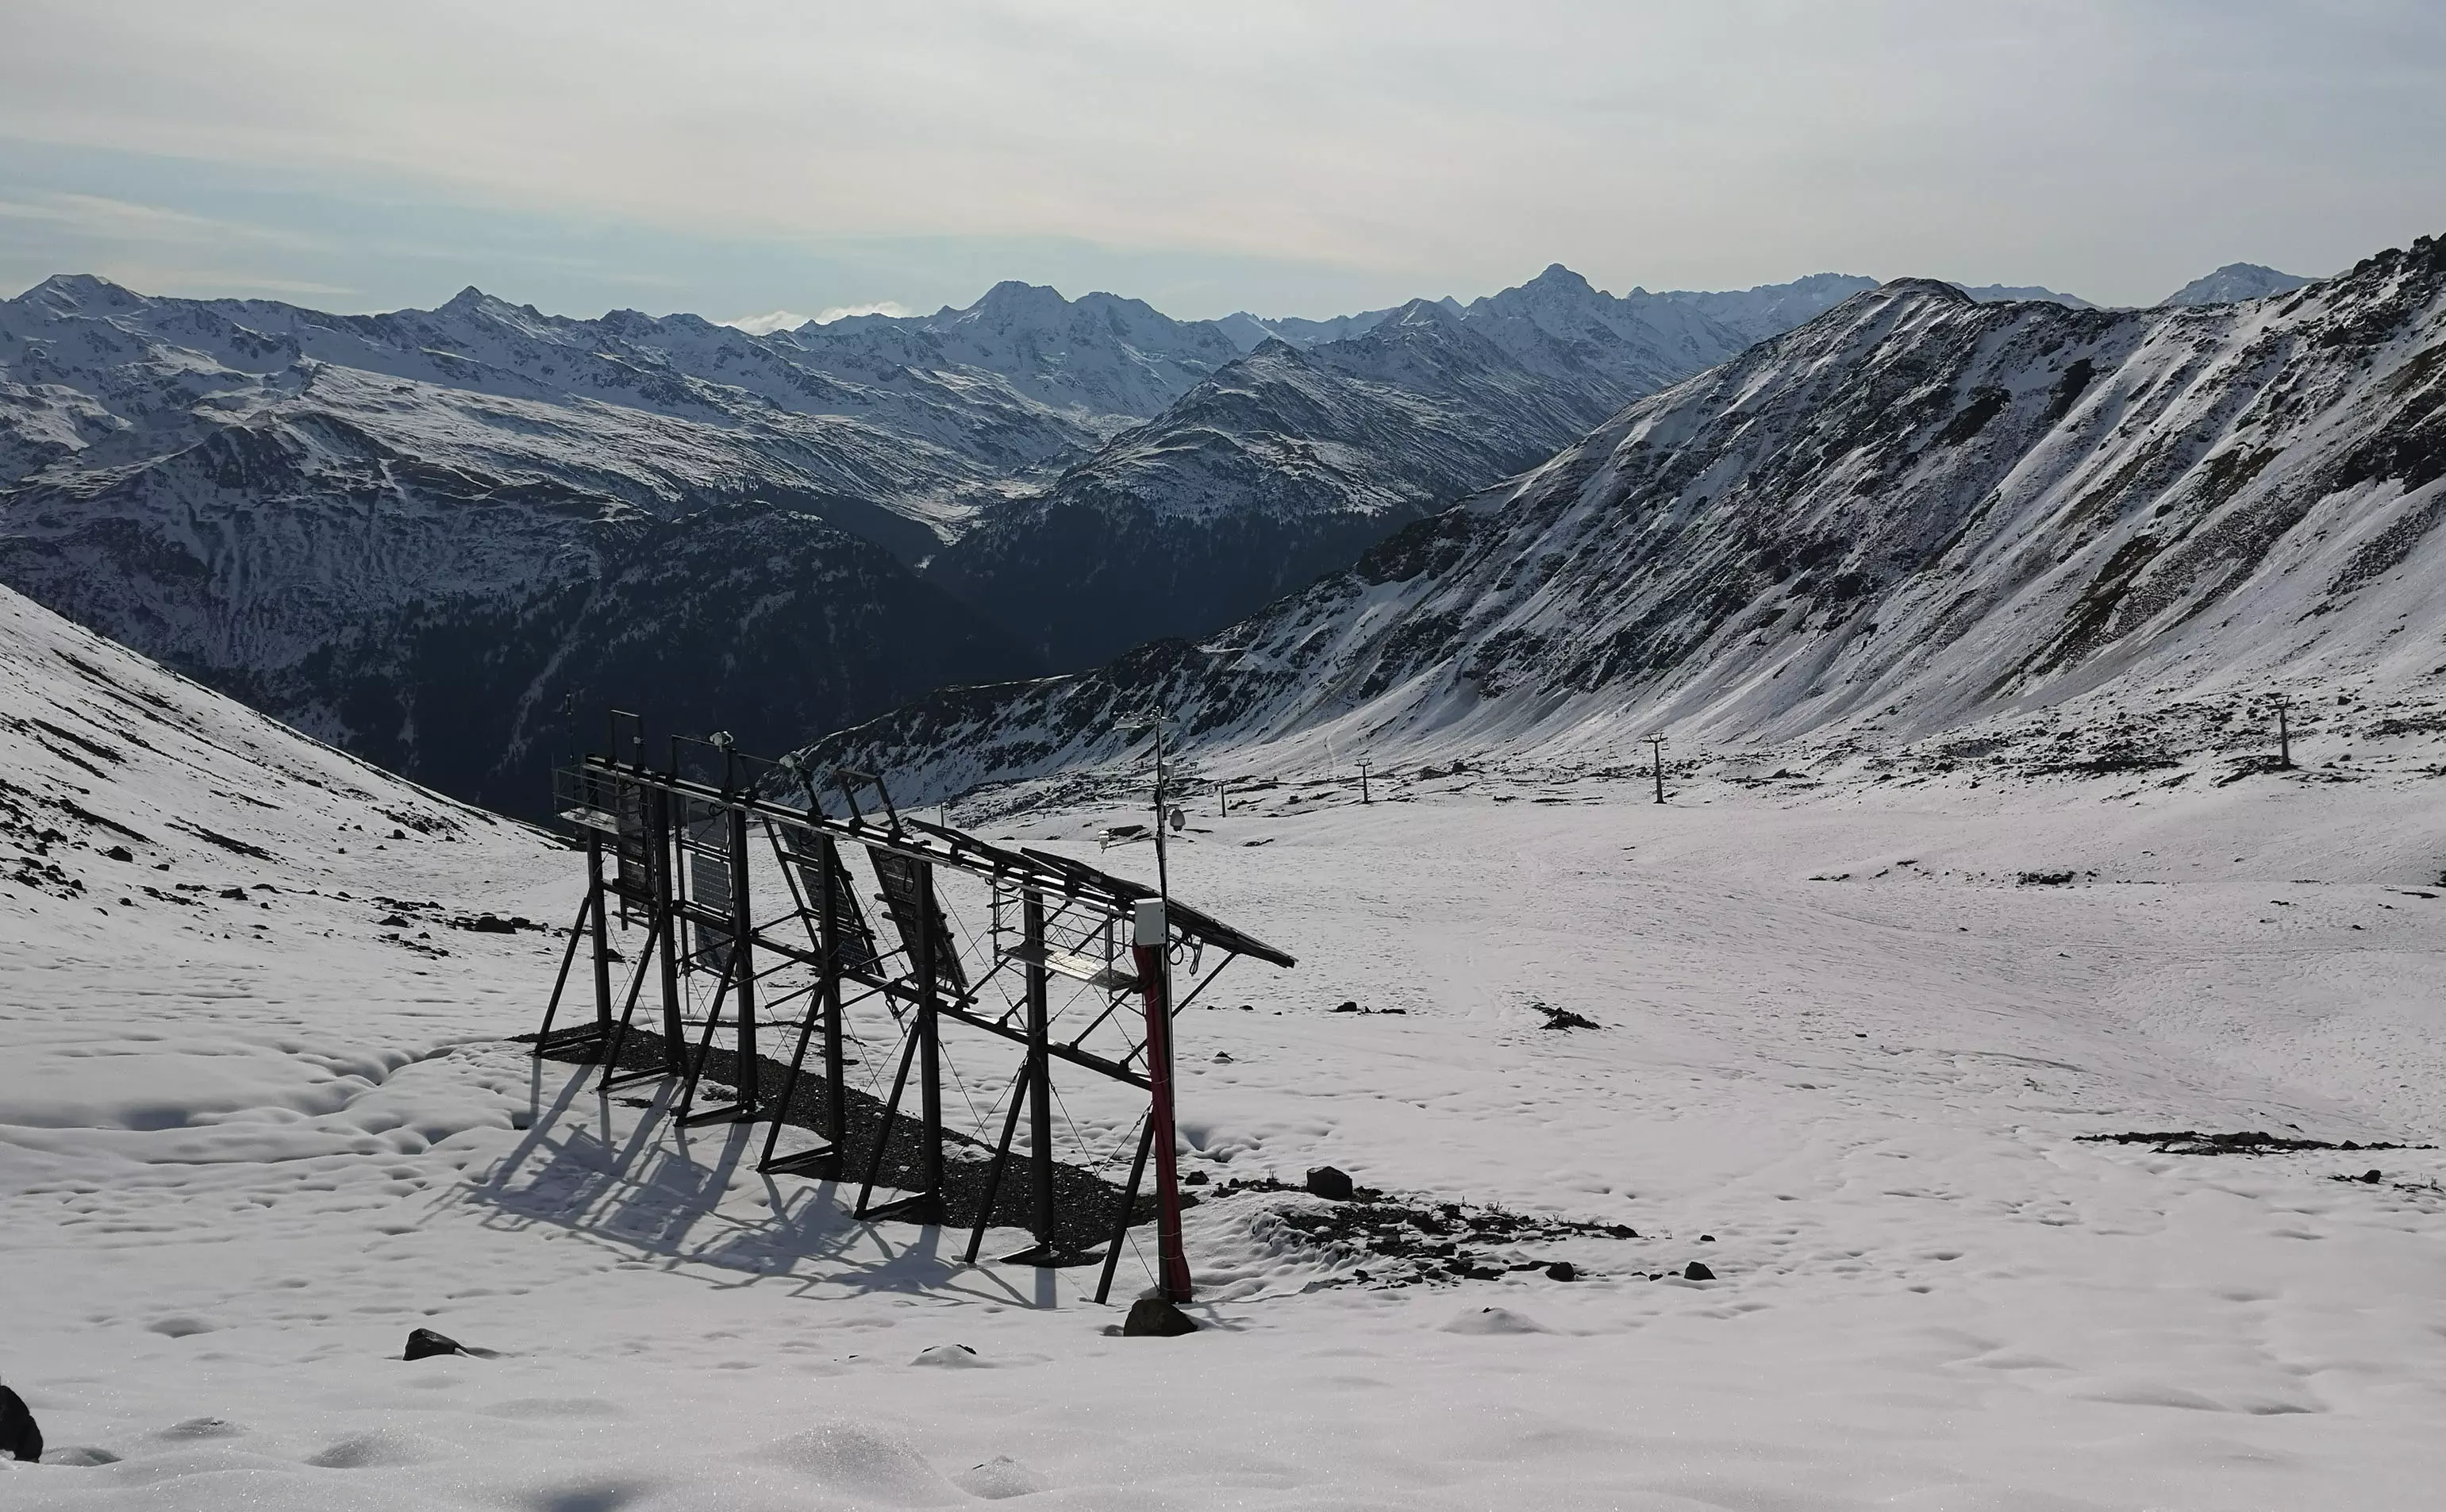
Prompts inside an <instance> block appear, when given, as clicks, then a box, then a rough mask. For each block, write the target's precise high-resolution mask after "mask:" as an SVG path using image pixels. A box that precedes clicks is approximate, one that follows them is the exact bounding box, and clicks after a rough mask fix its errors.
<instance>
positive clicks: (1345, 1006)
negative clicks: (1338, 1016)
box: [1333, 1000, 1359, 1013]
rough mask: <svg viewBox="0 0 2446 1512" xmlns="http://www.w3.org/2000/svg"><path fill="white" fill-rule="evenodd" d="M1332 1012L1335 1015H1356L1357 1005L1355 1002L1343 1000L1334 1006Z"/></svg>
mask: <svg viewBox="0 0 2446 1512" xmlns="http://www.w3.org/2000/svg"><path fill="white" fill-rule="evenodd" d="M1333 1011H1335V1012H1337V1013H1356V1012H1358V1011H1359V1004H1358V1003H1357V1002H1356V1001H1355V1000H1345V1001H1344V1002H1340V1003H1337V1004H1335V1005H1334V1007H1333Z"/></svg>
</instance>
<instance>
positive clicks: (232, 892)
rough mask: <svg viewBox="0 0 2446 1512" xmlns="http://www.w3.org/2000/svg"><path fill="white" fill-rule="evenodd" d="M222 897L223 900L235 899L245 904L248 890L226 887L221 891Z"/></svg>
mask: <svg viewBox="0 0 2446 1512" xmlns="http://www.w3.org/2000/svg"><path fill="white" fill-rule="evenodd" d="M221 896H222V897H223V898H236V899H237V900H238V901H239V902H241V903H243V902H245V901H246V889H245V888H243V887H224V888H222V889H221Z"/></svg>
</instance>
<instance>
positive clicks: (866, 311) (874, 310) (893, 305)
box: [816, 299, 917, 326]
mask: <svg viewBox="0 0 2446 1512" xmlns="http://www.w3.org/2000/svg"><path fill="white" fill-rule="evenodd" d="M916 313H917V312H916V311H914V310H912V309H910V308H909V307H908V306H907V305H904V304H901V303H899V302H898V301H897V300H892V299H877V300H875V302H873V303H872V304H863V305H835V306H833V307H832V308H831V309H829V310H826V311H825V312H823V313H822V314H819V315H818V316H817V317H816V324H817V325H818V326H829V325H831V324H832V323H833V322H834V321H836V320H846V319H848V318H849V317H850V316H852V315H890V316H893V317H894V319H898V318H900V317H902V316H906V315H913V314H916Z"/></svg>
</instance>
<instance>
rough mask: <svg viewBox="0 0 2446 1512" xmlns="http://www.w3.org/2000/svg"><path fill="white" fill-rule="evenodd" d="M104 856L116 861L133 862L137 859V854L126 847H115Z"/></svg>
mask: <svg viewBox="0 0 2446 1512" xmlns="http://www.w3.org/2000/svg"><path fill="white" fill-rule="evenodd" d="M103 855H104V856H107V857H109V858H110V859H111V860H115V861H132V860H135V859H136V853H135V852H134V851H132V850H129V849H128V848H127V847H126V846H124V845H113V846H112V847H110V849H108V850H106V851H103Z"/></svg>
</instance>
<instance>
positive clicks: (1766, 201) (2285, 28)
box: [0, 0, 2446, 318]
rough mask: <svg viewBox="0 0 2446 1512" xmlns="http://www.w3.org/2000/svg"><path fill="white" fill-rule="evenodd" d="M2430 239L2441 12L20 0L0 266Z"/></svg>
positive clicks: (734, 282)
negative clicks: (2420, 237) (2423, 236)
mask: <svg viewBox="0 0 2446 1512" xmlns="http://www.w3.org/2000/svg"><path fill="white" fill-rule="evenodd" d="M2437 232H2446V0H2322V3H2319V4H2306V3H2291V0H2123V3H2108V0H2026V3H2018V4H2013V3H1985V0H1944V3H1936V0H1860V3H1852V4H1846V3H1842V0H1816V3H1810V0H1688V3H1656V0H1612V3H1602V0H1486V3H1479V4H1468V5H1461V4H1441V3H1434V0H1417V3H1391V0H1347V3H1340V4H1333V3H1322V0H1304V3H1274V0H1228V3H1223V0H1205V3H1200V4H1183V5H1175V4H1167V3H1164V0H1135V3H1130V0H1114V3H1106V0H947V3H927V0H891V3H882V0H875V3H868V4H857V5H849V4H839V3H828V0H769V3H768V0H688V3H686V4H678V3H672V0H654V3H645V0H393V3H388V4H373V3H360V0H212V3H209V4H205V3H196V0H5V17H0V286H5V292H10V293H13V292H14V291H16V290H18V289H21V288H23V287H25V286H27V285H29V284H31V283H33V282H35V281H37V280H39V279H40V278H42V277H44V276H45V275H47V274H52V273H56V272H64V271H80V272H97V273H101V274H105V275H107V276H110V277H113V278H116V279H119V280H120V281H122V282H124V283H127V284H130V285H132V286H134V287H137V288H141V289H144V290H146V291H149V292H156V293H187V294H208V293H212V294H219V293H227V294H236V293H244V294H272V295H277V296H280V297H286V298H292V299H295V300H297V301H298V302H301V303H305V304H310V305H315V306H318V307H321V308H327V309H337V310H348V311H363V310H376V309H389V308H395V307H398V306H401V305H407V304H431V303H434V302H437V301H439V300H442V299H445V298H447V297H448V296H449V295H450V294H452V293H455V292H457V290H458V289H459V288H461V286H463V285H466V284H471V283H472V284H478V285H480V286H481V287H483V288H485V289H486V290H489V291H491V292H493V293H499V294H503V295H505V296H508V297H510V298H512V299H516V300H519V301H523V302H532V303H534V304H536V305H538V306H540V307H542V308H544V309H547V310H551V311H555V312H562V313H575V314H593V313H597V312H601V311H602V310H604V309H607V308H611V307H614V306H633V307H636V308H641V309H645V310H649V311H652V312H657V313H660V312H668V311H673V310H692V311H696V312H700V313H704V314H707V315H711V316H714V317H716V318H733V317H739V316H743V315H749V314H753V313H757V312H764V311H769V310H773V309H777V308H781V309H788V310H792V311H797V312H804V313H807V314H819V313H822V312H826V311H830V310H837V309H845V308H864V307H873V306H876V305H886V304H889V305H894V306H898V307H905V308H913V309H925V310H931V309H932V308H934V307H935V306H937V305H940V304H943V303H947V302H948V303H952V304H966V303H968V302H969V300H971V299H973V298H974V297H975V296H976V294H977V293H980V292H981V291H982V290H983V289H985V288H986V287H987V286H988V285H989V284H991V283H992V282H994V281H995V280H997V279H1000V278H1006V277H1016V278H1024V279H1026V280H1028V281H1030V282H1037V283H1050V284H1053V285H1055V286H1057V287H1059V288H1061V289H1062V290H1063V292H1064V293H1071V294H1074V295H1075V294H1078V293H1084V292H1086V291H1087V290H1089V289H1092V288H1103V289H1110V290H1113V291H1115V292H1117V293H1127V294H1135V295H1138V296H1139V297H1142V298H1145V299H1147V300H1148V301H1150V302H1151V303H1153V304H1155V305H1157V307H1158V308H1161V309H1163V310H1166V311H1168V312H1172V313H1175V314H1177V315H1183V316H1203V315H1217V314H1223V313H1226V312H1231V311H1232V310H1237V309H1243V308H1246V309H1252V310H1255V311H1257V312H1260V313H1267V314H1307V315H1323V314H1328V313H1332V312H1337V311H1342V310H1348V309H1357V308H1363V307H1365V306H1370V305H1383V304H1386V303H1390V302H1393V301H1395V300H1398V299H1402V298H1406V297H1409V296H1412V295H1420V294H1424V295H1439V294H1444V293H1454V294H1458V295H1460V296H1461V297H1463V298H1467V297H1470V296H1472V295H1475V294H1477V293H1486V292H1489V291H1491V290H1494V289H1496V288H1500V287H1502V286H1504V285H1507V284H1512V283H1516V282H1519V281H1520V280H1521V279H1523V278H1525V277H1528V276H1530V275H1532V274H1535V273H1536V272H1537V271H1538V270H1539V269H1540V268H1543V267H1544V266H1545V265H1546V264H1548V263H1550V262H1556V261H1559V262H1563V263H1567V264H1569V265H1570V266H1571V267H1573V268H1575V269H1578V270H1579V271H1580V272H1582V273H1584V274H1588V276H1589V277H1590V279H1591V280H1592V281H1593V282H1595V283H1596V284H1598V285H1599V286H1600V287H1603V288H1609V289H1612V290H1614V291H1616V292H1621V291H1623V290H1627V289H1628V288H1629V287H1631V286H1632V285H1635V284H1636V285H1645V286H1646V287H1647V288H1650V289H1664V288H1729V287H1741V286H1746V285H1749V284H1754V283H1762V282H1774V281H1780V280H1783V279H1787V278H1792V277H1797V276H1798V275H1800V274H1808V273H1814V272H1819V271H1826V270H1833V271H1839V272H1847V273H1865V274H1875V275H1877V276H1880V277H1893V276H1899V275H1901V274H1929V275H1933V276H1938V277H1944V278H1950V279H1954V280H1957V281H1964V282H1971V283H1990V282H2002V283H2010V284H2043V285H2046V286H2048V287H2051V288H2056V289H2061V290H2066V291H2069V292H2072V293H2079V294H2081V295H2083V296H2085V297H2087V298H2090V299H2093V300H2098V301H2100V302H2106V303H2148V302H2152V301H2154V300H2155V299H2156V298H2158V297H2160V296H2162V295H2163V294H2165V293H2168V292H2170V291H2171V290H2173V288H2175V287H2176V286H2177V285H2180V284H2181V283H2183V282H2185V281H2187V280H2188V279H2190V278H2192V277H2193V276H2195V275H2197V274H2202V273H2205V272H2207V271H2208V270H2210V269H2211V268H2213V267H2215V266H2217V265H2219V264H2222V263H2227V262H2234V261H2251V262H2264V263H2268V264H2272V265H2274V266H2277V267H2280V268H2285V269H2287V270H2289V271H2293V272H2299V273H2305V274H2324V273H2329V272H2333V271H2335V270H2337V269H2339V268H2341V267H2343V266H2346V265H2349V264H2350V263H2351V262H2353V261H2354V260H2356V259H2357V258H2359V257H2361V256H2362V255H2366V254H2368V253H2370V252H2373V251H2376V250H2378V249H2380V248H2381V247H2385V246H2390V245H2401V244H2403V243H2405V242H2407V241H2409V240H2411V239H2412V238H2413V237H2414V236H2419V235H2422V234H2425V233H2437Z"/></svg>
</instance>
